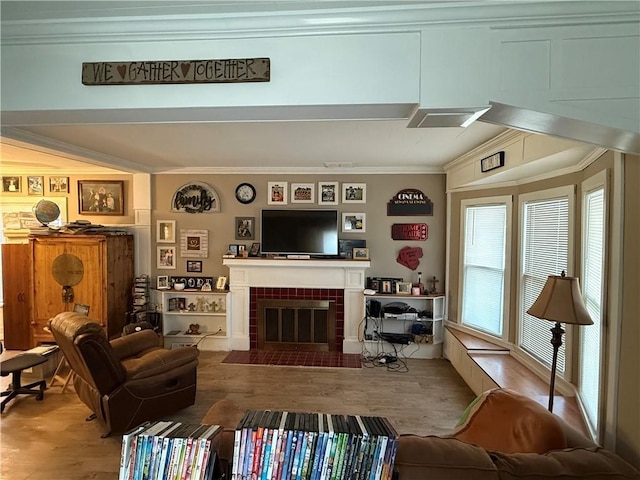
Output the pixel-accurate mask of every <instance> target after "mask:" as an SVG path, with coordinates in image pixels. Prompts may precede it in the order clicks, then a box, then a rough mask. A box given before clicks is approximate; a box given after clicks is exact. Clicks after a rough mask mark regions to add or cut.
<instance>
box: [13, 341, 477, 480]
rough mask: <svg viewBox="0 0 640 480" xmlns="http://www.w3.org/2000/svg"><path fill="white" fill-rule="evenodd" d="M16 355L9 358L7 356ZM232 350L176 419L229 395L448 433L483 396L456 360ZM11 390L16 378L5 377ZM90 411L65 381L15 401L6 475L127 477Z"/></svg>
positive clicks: (208, 362) (202, 379)
mask: <svg viewBox="0 0 640 480" xmlns="http://www.w3.org/2000/svg"><path fill="white" fill-rule="evenodd" d="M9 353H10V352H5V354H3V357H4V355H7V354H9ZM226 354H227V352H202V353H201V356H200V365H199V367H198V393H197V396H196V404H195V405H193V406H192V407H189V408H186V409H184V410H182V411H180V412H177V413H176V414H174V415H172V416H170V417H168V419H171V420H176V421H182V422H193V423H198V422H199V421H200V419H201V418H202V417H203V416H204V414H205V413H206V412H207V410H208V409H209V408H210V407H211V405H212V404H213V403H214V402H216V401H217V400H220V399H222V398H229V399H232V400H234V401H236V402H237V403H238V405H239V406H240V407H241V408H244V409H262V408H264V409H266V408H272V409H280V410H291V411H311V412H318V411H322V412H327V413H344V414H362V415H379V416H385V417H387V418H388V419H389V420H390V421H391V422H392V424H393V425H394V426H395V427H396V429H397V430H398V432H399V433H416V434H420V435H428V434H436V435H438V434H446V433H448V432H449V431H451V429H452V428H453V427H454V425H455V423H456V422H457V420H458V418H459V417H460V415H461V413H462V411H463V410H464V408H465V407H466V406H467V405H468V404H469V402H470V401H471V400H473V398H474V395H473V393H472V392H471V390H470V389H469V388H468V387H467V386H466V384H465V383H464V381H463V380H462V379H461V378H460V376H459V375H458V374H457V373H456V372H455V370H454V369H453V367H452V366H451V365H450V364H449V362H447V361H446V360H442V359H437V360H420V359H409V360H407V361H406V362H407V367H408V372H406V373H399V372H397V371H393V370H390V369H387V367H386V366H380V367H372V368H366V367H365V368H361V369H352V368H335V369H333V368H309V367H280V366H263V365H233V364H223V363H222V360H223V359H224V357H225V356H226ZM0 381H1V382H2V383H1V384H0V387H1V388H2V390H4V389H5V388H6V385H7V382H8V378H7V377H3V378H1V379H0ZM89 413H90V412H89V409H88V408H87V407H86V406H85V405H84V404H83V403H82V402H80V400H78V397H77V396H76V394H75V392H74V390H73V388H67V390H66V391H65V392H64V393H61V386H60V384H59V383H57V385H56V386H53V387H51V388H49V389H47V391H46V393H45V398H44V400H43V401H41V402H37V401H35V399H34V398H33V397H32V396H23V397H18V398H17V399H15V400H13V401H12V402H10V403H9V404H8V405H7V407H6V409H5V412H4V414H2V417H1V418H2V421H1V422H0V460H1V466H0V478H2V479H7V480H9V479H10V480H39V479H42V480H45V479H46V480H76V479H78V480H79V479H96V480H102V479H105V480H106V479H109V480H113V479H117V474H118V470H119V461H120V447H121V443H120V436H117V435H116V436H112V437H109V438H105V439H103V438H100V434H101V433H102V430H101V426H100V424H99V423H97V422H96V421H93V422H85V420H84V419H85V418H86V417H87V416H88V415H89Z"/></svg>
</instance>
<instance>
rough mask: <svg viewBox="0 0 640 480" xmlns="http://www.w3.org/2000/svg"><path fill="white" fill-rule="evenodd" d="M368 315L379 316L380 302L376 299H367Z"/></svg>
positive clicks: (380, 310)
mask: <svg viewBox="0 0 640 480" xmlns="http://www.w3.org/2000/svg"><path fill="white" fill-rule="evenodd" d="M368 303H369V316H370V317H375V318H380V314H381V313H382V304H381V303H380V302H379V301H378V300H374V299H371V300H369V302H368Z"/></svg>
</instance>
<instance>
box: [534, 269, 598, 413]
mask: <svg viewBox="0 0 640 480" xmlns="http://www.w3.org/2000/svg"><path fill="white" fill-rule="evenodd" d="M527 313H528V314H529V315H533V316H534V317H537V318H541V319H543V320H549V321H551V322H556V324H555V326H554V327H553V328H552V329H551V333H552V337H551V345H553V362H552V363H551V386H550V389H549V411H550V412H552V411H553V393H554V390H555V384H556V363H557V361H558V349H559V348H560V347H561V346H562V334H563V333H564V330H563V329H562V325H560V324H561V323H567V324H573V325H593V321H592V320H591V317H590V316H589V312H587V308H586V307H585V306H584V302H583V301H582V295H581V294H580V283H579V282H578V278H577V277H567V276H566V275H565V273H564V270H563V271H562V274H561V275H560V276H557V275H549V278H547V282H546V283H545V284H544V287H542V291H541V292H540V295H538V298H537V299H536V301H535V302H533V305H531V308H529V310H527Z"/></svg>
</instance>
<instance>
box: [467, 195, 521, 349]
mask: <svg viewBox="0 0 640 480" xmlns="http://www.w3.org/2000/svg"><path fill="white" fill-rule="evenodd" d="M491 205H505V207H506V231H505V252H504V254H505V266H504V285H503V299H502V301H503V311H502V334H501V335H500V336H497V335H495V334H494V333H491V332H488V331H487V330H482V329H478V328H476V327H474V326H472V325H467V324H465V323H463V319H462V303H463V292H464V260H463V257H464V251H465V228H466V217H467V215H466V210H467V208H469V207H481V206H491ZM512 218H513V196H511V195H502V196H495V197H484V198H476V199H467V200H462V201H461V202H460V258H461V260H460V264H459V267H458V292H460V294H459V295H458V312H459V314H458V317H459V318H458V322H457V323H458V325H460V326H462V327H464V328H466V329H469V330H472V331H473V332H474V333H480V334H483V335H487V336H488V338H490V339H501V340H503V341H504V342H507V341H508V338H509V324H510V322H509V308H510V301H509V300H510V298H511V294H510V288H509V287H510V285H511V270H512V269H511V267H510V262H511V244H512Z"/></svg>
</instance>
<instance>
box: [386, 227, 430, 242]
mask: <svg viewBox="0 0 640 480" xmlns="http://www.w3.org/2000/svg"><path fill="white" fill-rule="evenodd" d="M391 238H392V239H393V240H426V239H427V238H429V227H428V226H427V224H426V223H394V224H393V225H391Z"/></svg>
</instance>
